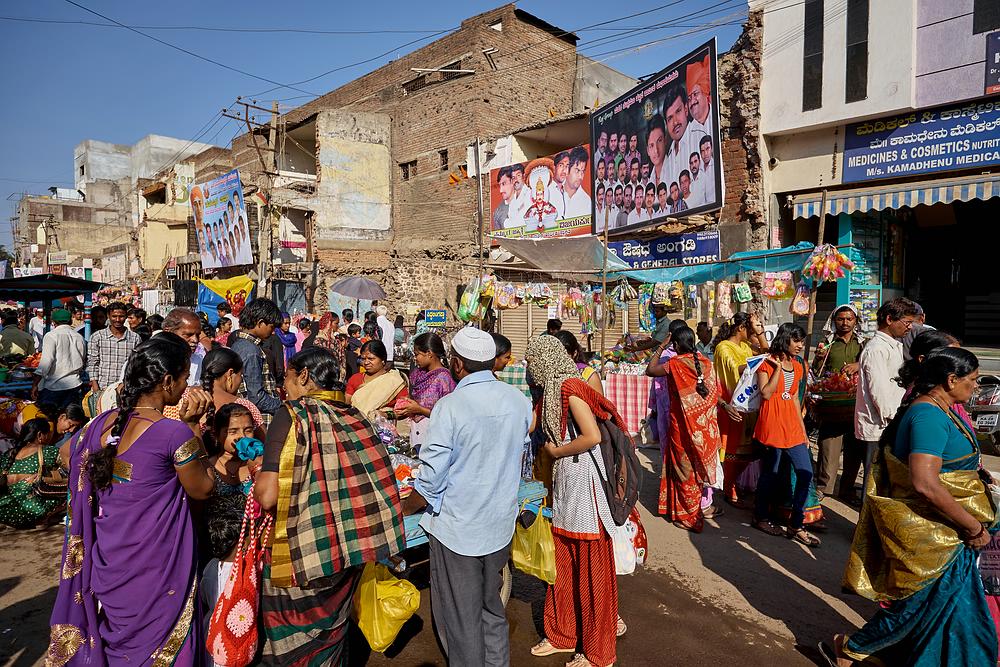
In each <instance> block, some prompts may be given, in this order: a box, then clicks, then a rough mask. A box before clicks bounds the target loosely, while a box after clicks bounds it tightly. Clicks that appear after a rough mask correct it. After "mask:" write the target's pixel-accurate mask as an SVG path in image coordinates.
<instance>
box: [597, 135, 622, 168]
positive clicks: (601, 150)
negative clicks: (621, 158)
mask: <svg viewBox="0 0 1000 667" xmlns="http://www.w3.org/2000/svg"><path fill="white" fill-rule="evenodd" d="M615 138H616V139H617V135H616V137H615ZM607 154H608V131H607V130H601V133H600V134H599V135H597V149H596V150H595V151H594V165H598V164H600V163H602V162H604V158H605V156H607ZM604 166H605V168H607V165H606V164H605V165H604Z"/></svg>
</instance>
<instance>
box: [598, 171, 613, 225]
mask: <svg viewBox="0 0 1000 667" xmlns="http://www.w3.org/2000/svg"><path fill="white" fill-rule="evenodd" d="M610 217H611V213H610V212H609V211H608V210H607V208H606V207H605V205H604V185H603V184H602V183H598V184H597V190H596V191H595V192H594V220H596V221H597V231H602V230H603V229H604V225H605V223H606V220H605V218H610Z"/></svg>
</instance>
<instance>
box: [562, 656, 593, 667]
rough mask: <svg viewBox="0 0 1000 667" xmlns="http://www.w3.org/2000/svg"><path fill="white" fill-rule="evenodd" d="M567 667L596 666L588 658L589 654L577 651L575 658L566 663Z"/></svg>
mask: <svg viewBox="0 0 1000 667" xmlns="http://www.w3.org/2000/svg"><path fill="white" fill-rule="evenodd" d="M566 667H594V663H592V662H591V661H590V660H587V656H585V655H584V654H582V653H577V654H576V655H574V656H573V659H572V660H570V661H569V662H567V663H566Z"/></svg>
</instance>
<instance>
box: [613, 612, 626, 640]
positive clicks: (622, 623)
mask: <svg viewBox="0 0 1000 667" xmlns="http://www.w3.org/2000/svg"><path fill="white" fill-rule="evenodd" d="M626 632H628V626H627V625H625V621H624V620H623V619H622V617H621V616H619V617H618V627H617V629H616V630H615V636H616V637H621V636H622V635H624V634H625V633H626Z"/></svg>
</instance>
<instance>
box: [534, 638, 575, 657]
mask: <svg viewBox="0 0 1000 667" xmlns="http://www.w3.org/2000/svg"><path fill="white" fill-rule="evenodd" d="M575 652H576V649H575V648H558V647H556V646H553V645H552V642H550V641H549V640H548V639H543V640H542V641H540V642H538V643H537V644H535V645H534V646H532V647H531V655H534V656H537V657H539V658H541V657H543V656H546V655H555V654H556V653H575Z"/></svg>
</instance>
